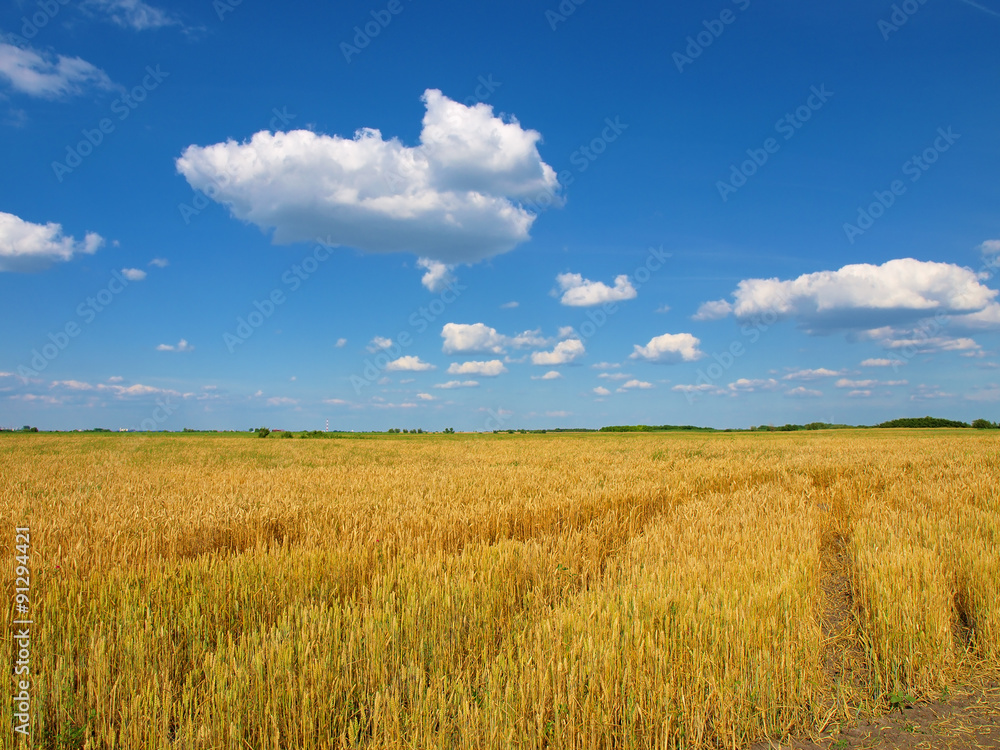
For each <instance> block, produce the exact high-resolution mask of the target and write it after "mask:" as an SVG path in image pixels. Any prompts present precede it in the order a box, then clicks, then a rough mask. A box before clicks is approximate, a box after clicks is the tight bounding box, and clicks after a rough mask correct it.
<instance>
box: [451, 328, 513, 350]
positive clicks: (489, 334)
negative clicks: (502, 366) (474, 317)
mask: <svg viewBox="0 0 1000 750" xmlns="http://www.w3.org/2000/svg"><path fill="white" fill-rule="evenodd" d="M441 337H442V338H443V339H444V345H443V346H442V351H444V352H445V353H446V354H455V353H458V352H492V353H493V354H502V353H503V351H504V345H505V344H506V339H507V337H506V336H501V335H500V334H499V333H497V329H496V328H490V327H489V326H488V325H486V324H485V323H471V324H469V323H445V325H444V327H443V328H442V329H441Z"/></svg>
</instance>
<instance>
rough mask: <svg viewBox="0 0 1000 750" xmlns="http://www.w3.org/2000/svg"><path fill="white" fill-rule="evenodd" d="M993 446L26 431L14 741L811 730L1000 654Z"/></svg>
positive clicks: (454, 743)
mask: <svg viewBox="0 0 1000 750" xmlns="http://www.w3.org/2000/svg"><path fill="white" fill-rule="evenodd" d="M998 447H1000V441H998V440H997V439H996V438H993V437H990V435H989V434H988V433H987V434H984V433H979V432H976V431H971V430H965V431H942V430H927V431H922V430H907V431H889V430H863V431H862V430H859V431H853V430H850V431H831V432H811V433H790V434H789V433H753V434H746V433H742V434H741V433H731V434H722V433H720V434H710V435H708V434H674V433H661V434H558V435H557V434H548V435H453V436H452V435H449V436H441V435H393V436H355V437H343V438H331V439H309V440H305V439H301V440H298V439H297V440H274V439H270V438H268V439H264V440H261V439H258V438H256V437H255V436H248V435H118V434H114V435H84V434H80V435H46V434H38V435H5V436H0V514H2V518H3V528H4V535H5V537H6V538H5V540H4V542H5V543H4V547H3V548H4V555H5V558H4V563H3V564H4V576H5V580H6V582H7V602H8V605H7V606H6V607H4V608H3V610H4V617H5V622H4V628H5V631H6V632H8V633H9V632H11V630H12V629H13V628H14V625H13V620H14V619H16V618H17V616H18V615H17V614H16V612H15V609H14V607H13V601H14V591H15V576H14V570H15V560H14V556H15V555H16V552H15V549H14V547H15V540H14V530H15V528H18V527H28V528H30V534H31V593H30V598H31V616H32V617H33V619H34V622H35V624H34V626H33V630H32V642H31V676H32V688H31V690H32V708H31V711H32V719H31V730H30V731H31V738H30V741H24V742H21V743H20V744H19V745H17V746H22V747H32V748H36V747H37V748H67V747H68V748H123V749H127V750H139V749H141V748H178V749H180V748H184V749H185V750H187V749H197V750H207V749H209V748H259V749H261V750H264V749H275V750H276V749H277V748H340V747H365V748H423V747H453V748H502V747H519V748H740V747H745V746H746V745H747V744H749V743H751V742H753V741H758V740H763V739H766V738H772V739H780V738H783V737H786V736H788V735H789V734H806V735H808V734H815V733H818V732H821V731H824V730H826V729H829V727H831V726H835V725H837V724H842V723H847V722H850V721H852V720H855V719H856V718H857V717H858V716H859V715H863V714H864V715H868V714H878V713H879V712H884V711H886V710H888V709H889V708H890V707H891V706H892V705H893V704H894V703H896V702H898V701H899V700H901V699H902V698H901V696H907V698H911V697H920V696H933V695H937V694H939V693H940V692H941V691H943V690H945V689H947V688H948V687H949V686H951V685H954V684H956V683H957V682H958V681H961V680H963V679H967V678H968V677H969V676H970V675H976V674H981V673H984V672H985V671H987V670H990V669H993V668H994V667H992V666H991V665H995V664H996V663H997V662H998V661H1000V604H998V602H1000V555H998V541H1000V501H998V495H1000V490H998V487H1000V452H998ZM14 648H15V647H14V645H13V644H12V641H11V639H10V638H5V639H3V641H2V645H0V650H2V653H0V658H2V659H4V660H6V662H7V663H11V664H12V663H13V662H14V658H15V653H14ZM13 679H14V678H13V677H12V678H11V686H13V685H14V682H13ZM12 712H13V709H12V708H11V705H10V702H9V701H4V702H0V722H2V723H3V725H4V727H5V730H4V731H5V732H7V735H6V736H7V737H11V736H13V735H11V734H10V730H9V729H8V728H9V727H11V726H12V724H13V723H14V719H13V716H12ZM5 742H6V740H5ZM16 744H17V743H16V742H15V741H14V740H11V742H10V746H11V747H14V746H15V745H16ZM5 746H6V745H5Z"/></svg>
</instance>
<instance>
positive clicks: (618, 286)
mask: <svg viewBox="0 0 1000 750" xmlns="http://www.w3.org/2000/svg"><path fill="white" fill-rule="evenodd" d="M556 283H558V284H559V289H560V291H562V293H563V295H562V297H561V298H560V300H559V301H560V302H561V303H562V304H564V305H567V306H569V307H592V306H594V305H603V304H604V303H606V302H621V301H623V300H627V299H635V296H636V291H635V287H634V286H632V282H631V281H629V278H628V276H627V275H626V274H621V275H620V276H617V277H615V285H614V286H613V287H611V286H608V285H607V284H605V283H604V282H603V281H591V280H590V279H585V278H583V275H582V274H578V273H561V274H559V275H558V276H556Z"/></svg>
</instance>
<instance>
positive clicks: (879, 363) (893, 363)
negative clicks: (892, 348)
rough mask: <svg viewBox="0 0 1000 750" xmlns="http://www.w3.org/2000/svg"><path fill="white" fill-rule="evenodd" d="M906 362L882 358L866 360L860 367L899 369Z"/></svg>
mask: <svg viewBox="0 0 1000 750" xmlns="http://www.w3.org/2000/svg"><path fill="white" fill-rule="evenodd" d="M905 364H906V361H905V360H902V359H885V358H884V357H882V358H871V359H866V360H865V361H864V362H862V363H861V366H862V367H899V366H901V365H905Z"/></svg>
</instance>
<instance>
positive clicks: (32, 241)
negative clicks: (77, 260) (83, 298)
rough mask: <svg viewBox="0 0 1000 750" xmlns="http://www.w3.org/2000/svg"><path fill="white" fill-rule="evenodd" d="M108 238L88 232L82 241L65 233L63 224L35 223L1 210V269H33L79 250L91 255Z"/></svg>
mask: <svg viewBox="0 0 1000 750" xmlns="http://www.w3.org/2000/svg"><path fill="white" fill-rule="evenodd" d="M103 244H104V238H103V237H101V235H99V234H96V233H94V232H88V233H87V234H86V236H85V237H84V238H83V240H82V241H80V242H78V241H77V240H76V239H74V238H73V237H70V236H68V235H64V234H63V229H62V226H60V225H59V224H56V223H53V222H49V223H48V224H32V223H31V222H30V221H25V220H24V219H22V218H20V217H18V216H15V215H14V214H8V213H4V212H2V211H0V271H32V270H37V269H40V268H45V267H46V266H48V265H50V264H52V263H53V262H55V261H60V260H62V261H65V260H69V259H70V258H72V257H73V256H74V255H76V254H77V253H82V254H85V255H91V254H93V253H95V252H97V249H98V248H99V247H100V246H101V245H103Z"/></svg>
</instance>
